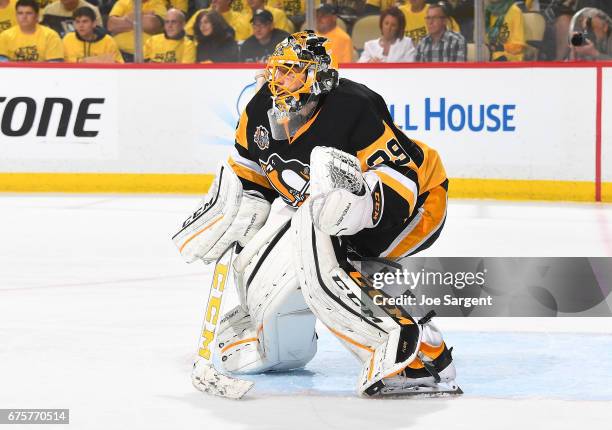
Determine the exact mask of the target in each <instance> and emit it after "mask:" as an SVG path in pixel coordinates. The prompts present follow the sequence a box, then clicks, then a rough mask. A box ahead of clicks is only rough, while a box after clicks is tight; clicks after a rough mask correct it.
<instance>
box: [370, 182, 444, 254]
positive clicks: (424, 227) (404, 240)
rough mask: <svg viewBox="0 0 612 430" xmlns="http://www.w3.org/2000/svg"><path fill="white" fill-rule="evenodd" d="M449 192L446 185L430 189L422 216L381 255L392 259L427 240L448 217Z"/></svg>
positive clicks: (409, 225)
mask: <svg viewBox="0 0 612 430" xmlns="http://www.w3.org/2000/svg"><path fill="white" fill-rule="evenodd" d="M446 201H447V193H446V190H445V189H444V187H442V186H437V187H435V188H433V189H432V190H430V191H429V195H428V196H427V198H426V199H425V202H424V203H423V206H422V207H421V208H422V211H421V213H420V214H419V215H417V216H420V218H418V220H417V218H415V219H414V220H413V222H415V221H416V225H413V222H411V223H410V224H408V227H407V228H406V229H405V230H404V231H403V232H402V233H401V234H400V236H399V237H398V238H397V239H396V240H395V241H394V242H393V243H392V244H391V246H390V247H389V248H391V249H390V250H389V249H387V250H386V251H384V252H383V253H382V254H381V255H380V256H381V257H387V258H391V259H395V258H400V257H402V256H404V255H409V254H410V253H411V252H413V251H414V250H416V249H417V248H418V247H419V246H420V245H421V244H422V243H423V242H425V241H426V240H427V239H428V238H429V237H430V236H431V235H432V234H433V233H435V232H436V230H438V229H439V228H440V226H441V225H442V222H443V221H444V219H445V217H446Z"/></svg>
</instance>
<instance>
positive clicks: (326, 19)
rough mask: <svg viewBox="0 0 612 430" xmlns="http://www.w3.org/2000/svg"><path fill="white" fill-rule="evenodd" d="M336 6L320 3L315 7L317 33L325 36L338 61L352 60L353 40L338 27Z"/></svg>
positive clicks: (348, 61)
mask: <svg viewBox="0 0 612 430" xmlns="http://www.w3.org/2000/svg"><path fill="white" fill-rule="evenodd" d="M336 13H337V12H336V7H335V6H332V5H331V4H322V5H321V6H319V7H318V8H317V13H316V18H317V33H318V34H320V35H321V36H325V37H327V39H329V43H330V45H331V50H332V52H333V53H334V58H335V60H336V61H337V62H338V63H350V62H351V61H353V41H352V40H351V37H350V36H349V35H348V34H346V32H345V31H344V30H342V29H341V28H340V27H338V21H337V17H336Z"/></svg>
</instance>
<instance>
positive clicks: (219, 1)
mask: <svg viewBox="0 0 612 430" xmlns="http://www.w3.org/2000/svg"><path fill="white" fill-rule="evenodd" d="M315 6H316V28H315V31H317V33H319V34H321V35H323V36H325V37H327V38H328V39H329V40H330V43H331V45H332V46H331V48H332V51H333V52H334V54H335V57H336V59H337V61H338V62H340V63H344V62H351V61H359V62H413V61H417V62H456V61H466V60H467V59H468V46H469V44H470V43H473V32H474V0H444V1H427V0H401V1H398V0H334V1H331V2H330V0H315ZM584 8H586V9H584ZM578 11H581V13H580V14H579V15H578V16H577V18H575V19H573V20H572V17H573V16H574V15H575V14H576V13H577V12H578ZM525 13H538V14H540V15H541V16H542V17H543V19H542V20H541V21H542V22H545V27H544V33H543V37H541V38H540V39H541V40H537V41H531V40H526V27H525V26H526V23H525V21H524V16H525ZM304 15H305V0H142V28H143V34H142V40H143V52H144V59H145V61H147V62H160V63H206V62H259V63H262V62H265V61H266V59H267V57H268V56H269V55H270V54H271V53H272V52H273V50H274V47H275V45H276V44H277V43H278V42H279V41H281V40H282V39H283V38H285V37H286V36H287V35H288V34H290V33H292V32H294V31H298V30H299V29H301V28H304ZM370 15H377V16H378V17H379V18H378V21H377V22H378V30H379V34H380V36H379V37H377V38H373V39H372V40H368V41H366V42H365V43H362V44H361V46H355V44H354V41H353V39H352V38H351V32H352V30H353V29H354V28H356V27H355V26H354V24H355V23H356V22H358V21H359V20H360V19H362V18H364V17H366V16H370ZM611 15H612V0H524V1H516V0H485V20H484V24H485V25H484V27H485V35H484V36H485V41H486V45H487V48H488V51H489V52H488V55H489V60H490V61H522V60H525V52H526V49H527V48H529V46H530V45H531V46H533V47H535V48H536V49H535V52H536V54H535V58H529V59H539V60H565V59H571V60H574V59H586V60H610V59H612V20H611V19H610V16H611ZM378 30H376V31H378ZM355 36H356V35H355V34H353V37H355ZM134 54H135V46H134V1H133V0H0V61H49V62H53V61H55V62H59V61H66V62H89V63H124V62H132V61H134Z"/></svg>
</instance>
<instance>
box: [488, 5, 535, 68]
mask: <svg viewBox="0 0 612 430" xmlns="http://www.w3.org/2000/svg"><path fill="white" fill-rule="evenodd" d="M496 21H497V16H495V15H491V18H490V25H491V27H493V26H494V25H495V22H496ZM486 39H487V40H486V41H487V43H488V44H489V46H490V47H491V59H492V60H497V59H498V58H499V57H502V56H504V55H505V56H506V58H507V59H508V61H523V51H524V50H525V46H526V43H525V23H524V20H523V13H522V12H521V9H520V8H519V7H518V6H517V5H515V4H513V5H512V6H510V9H508V12H506V16H505V17H504V22H503V23H502V24H501V28H500V31H499V35H498V37H497V40H488V39H489V38H488V37H487V38H486Z"/></svg>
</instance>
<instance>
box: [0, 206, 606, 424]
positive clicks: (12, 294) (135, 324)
mask: <svg viewBox="0 0 612 430" xmlns="http://www.w3.org/2000/svg"><path fill="white" fill-rule="evenodd" d="M196 204H197V198H195V197H168V196H164V197H157V196H148V197H142V196H131V197H128V196H121V197H115V196H89V195H86V196H65V195H59V196H52V195H45V196H40V195H31V196H25V195H3V196H1V197H0V214H1V215H0V408H70V409H71V424H70V428H79V429H80V428H95V429H108V428H119V429H123V428H125V429H135V428H143V429H145V428H146V429H168V428H176V429H188V428H202V429H213V428H223V429H242V428H250V429H251V428H252V429H262V430H263V429H266V430H267V429H286V428H287V427H291V428H292V429H296V428H298V429H301V428H304V429H314V428H321V429H344V428H351V429H362V428H364V429H365V428H367V429H372V428H374V427H375V428H381V429H407V428H418V427H423V428H425V427H426V428H434V429H437V428H448V427H451V428H465V429H468V428H469V429H475V428H476V429H479V428H483V429H484V428H486V429H516V428H555V429H562V428H563V429H565V428H567V429H570V428H572V429H574V428H585V427H587V426H597V427H599V428H607V427H608V426H609V417H610V410H612V409H611V407H612V365H611V364H610V360H609V355H610V351H611V350H612V322H611V321H610V319H607V318H581V319H577V318H557V319H537V318H536V319H533V318H525V319H519V318H514V319H498V318H471V319H470V318H466V319H460V320H457V319H451V318H440V319H438V321H439V325H440V326H441V327H442V328H443V330H444V333H445V335H446V339H447V341H448V344H449V345H453V346H455V354H454V356H455V359H456V364H457V368H458V375H459V376H458V382H459V383H460V385H461V386H462V388H463V389H464V391H465V392H466V394H465V396H463V397H461V398H456V399H427V400H416V399H411V400H405V399H404V400H382V401H380V400H368V399H359V398H356V397H355V395H354V385H355V378H356V373H357V371H358V369H359V365H358V363H357V362H355V361H354V359H353V358H352V357H351V356H350V355H349V354H348V352H346V351H345V350H344V349H342V347H341V346H340V345H339V344H338V342H337V340H336V339H335V338H334V337H333V336H331V335H330V334H329V333H328V332H327V331H326V330H325V329H321V328H320V329H319V334H320V343H319V353H318V355H317V356H316V357H315V359H314V360H313V361H312V362H311V363H310V364H309V365H308V366H307V367H306V369H304V370H302V371H299V372H296V373H295V374H291V375H290V374H277V375H259V376H254V377H252V378H253V379H254V380H255V381H256V386H255V388H254V389H253V391H252V392H251V393H249V395H248V396H247V398H246V399H245V400H244V401H238V402H235V401H228V400H224V399H217V398H211V397H207V396H205V395H203V394H202V393H200V392H198V391H196V390H195V389H194V388H193V387H192V386H191V382H190V378H189V374H190V368H191V364H192V359H193V354H194V352H195V349H196V344H197V340H198V334H199V329H200V326H201V321H202V316H203V306H204V301H205V299H206V291H207V288H208V279H209V278H208V274H209V271H210V268H209V267H206V266H204V265H201V264H194V265H186V264H184V263H183V262H182V260H181V259H180V257H179V256H178V253H177V252H176V250H175V248H174V246H173V245H172V243H171V242H170V240H169V236H171V234H172V233H173V231H174V230H175V228H176V227H177V226H178V224H179V223H180V222H181V221H182V219H183V218H185V216H186V215H187V214H188V213H189V212H190V211H191V210H192V209H193V208H194V207H195V206H196ZM424 255H430V256H452V255H457V256H459V255H461V256H465V255H472V256H521V255H531V256H576V255H581V256H612V207H611V206H609V205H591V204H544V203H541V204H540V203H500V202H476V201H451V202H450V208H449V218H448V221H447V224H446V227H445V230H444V232H443V234H442V235H441V237H440V240H439V241H438V243H436V245H434V247H432V248H431V249H429V250H427V251H426V254H424ZM229 299H230V301H231V299H232V298H231V297H230V298H229ZM228 305H229V303H228ZM509 320H511V321H509ZM519 332H520V333H519ZM35 427H36V426H31V427H28V428H35Z"/></svg>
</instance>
